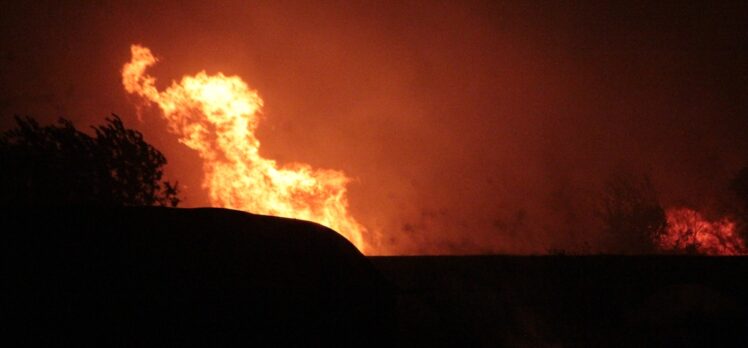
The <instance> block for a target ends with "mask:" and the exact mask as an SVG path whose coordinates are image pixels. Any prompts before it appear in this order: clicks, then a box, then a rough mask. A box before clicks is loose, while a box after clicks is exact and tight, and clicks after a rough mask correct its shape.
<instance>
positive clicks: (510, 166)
mask: <svg viewBox="0 0 748 348" xmlns="http://www.w3.org/2000/svg"><path fill="white" fill-rule="evenodd" d="M746 6H747V5H745V4H722V5H715V4H694V5H686V4H681V3H678V4H673V5H667V4H650V3H649V2H641V3H638V2H633V3H632V2H629V1H627V2H621V3H620V4H619V3H617V2H613V3H609V4H603V3H600V2H592V3H585V4H581V3H575V2H569V3H563V4H555V3H553V4H543V5H538V4H532V3H528V2H525V1H517V2H511V1H510V2H502V3H500V4H496V3H495V2H470V3H463V2H460V3H459V4H458V3H451V4H450V3H443V2H436V1H434V2H426V3H416V2H414V3H411V4H401V3H382V2H374V1H373V2H369V3H355V4H353V3H351V2H337V3H336V2H329V3H327V2H326V3H325V4H316V3H315V4H309V3H306V2H298V3H285V2H267V3H256V4H252V5H248V4H246V2H244V1H236V2H234V1H226V2H221V3H220V4H208V3H205V2H201V1H194V2H187V1H184V2H180V3H174V4H164V3H158V4H154V3H152V2H146V1H131V2H127V3H124V2H123V3H120V4H108V3H86V4H82V5H81V4H76V5H75V6H66V5H65V4H59V3H58V2H48V3H44V2H39V3H34V4H13V5H3V7H4V8H3V9H2V11H0V13H2V14H0V19H1V20H2V23H3V24H2V27H3V29H2V30H1V31H0V43H1V45H0V47H1V48H0V62H2V64H0V82H1V83H0V115H2V119H0V127H3V128H6V127H9V126H10V125H11V122H12V117H11V116H13V114H23V115H30V116H35V117H37V118H38V119H40V121H42V122H49V121H51V120H53V119H55V118H57V117H59V116H65V117H69V118H71V119H73V120H74V121H75V122H76V123H77V124H78V125H79V126H82V125H88V124H98V123H100V122H99V121H100V119H101V118H102V117H103V116H104V115H108V114H109V113H111V112H115V113H117V114H120V115H121V116H122V117H123V119H124V120H125V122H126V124H127V125H128V126H130V127H134V128H136V129H139V130H140V131H142V132H143V133H144V135H145V137H146V139H147V140H148V141H149V142H151V143H152V144H154V145H155V146H156V147H157V148H159V149H161V150H162V151H163V152H164V153H165V155H166V157H167V159H168V160H169V167H168V173H167V174H168V175H169V176H170V178H172V179H178V180H179V181H180V183H182V184H184V185H186V187H185V189H184V193H183V194H184V196H185V197H184V198H185V203H186V205H187V206H203V205H207V204H208V203H209V199H208V196H207V193H206V192H204V190H203V189H202V188H201V182H202V179H203V178H202V172H201V170H200V168H201V165H200V158H199V157H198V155H197V154H196V153H194V152H193V151H191V150H190V149H189V148H186V147H185V146H183V145H182V144H180V143H179V142H178V141H177V139H176V137H175V136H174V135H172V134H170V133H169V132H167V131H166V129H167V125H166V123H165V121H164V120H163V119H162V118H161V117H160V116H159V114H158V112H159V110H157V109H154V108H148V107H146V106H144V105H143V104H142V103H141V102H139V101H138V100H136V99H135V98H133V97H131V96H128V95H127V94H126V93H125V92H124V91H123V90H122V88H121V81H120V69H121V66H122V64H123V63H124V62H127V61H128V60H129V55H130V51H129V47H130V44H132V43H141V44H143V45H146V46H148V47H151V48H152V49H153V50H154V52H156V53H157V55H158V56H159V59H161V62H162V63H163V64H160V65H158V66H156V67H155V68H154V69H153V71H152V72H151V73H152V74H153V75H154V76H156V77H157V78H158V82H157V84H158V88H159V89H163V88H164V87H166V86H167V85H168V83H170V81H172V80H175V79H179V78H180V77H181V76H182V75H183V74H194V73H196V72H199V71H202V70H205V71H207V72H208V73H209V74H214V73H217V72H223V73H225V74H227V75H237V76H240V77H241V78H242V79H243V80H244V81H246V82H247V84H248V85H249V86H250V87H251V88H252V89H256V90H257V91H258V93H259V95H260V97H261V98H262V99H263V100H264V102H265V107H264V110H263V115H262V119H261V121H260V126H259V128H258V130H257V134H256V135H257V138H258V139H259V140H260V141H261V142H262V146H263V147H262V150H261V151H262V152H264V153H263V156H265V157H267V158H274V159H277V160H278V162H279V163H281V164H283V163H291V162H304V163H309V164H310V165H312V166H314V167H317V168H336V169H340V170H342V171H344V172H345V173H347V175H348V176H350V177H351V178H353V181H352V182H351V183H350V184H349V194H350V197H349V202H350V205H351V211H352V213H353V215H354V216H355V217H356V219H357V220H358V221H359V222H360V223H362V224H363V225H364V226H366V227H367V229H368V230H370V231H372V233H371V234H370V236H368V238H369V239H370V242H371V243H373V244H376V245H378V250H379V253H385V254H424V253H425V254H447V253H449V254H465V253H486V252H491V253H497V252H499V253H544V252H547V251H548V250H556V249H564V250H569V251H579V252H587V251H589V252H595V251H603V250H604V249H605V248H606V245H605V237H604V236H603V235H601V233H600V226H599V222H598V221H597V219H596V217H595V215H594V209H595V207H596V205H597V204H598V199H599V192H600V190H601V187H602V185H603V184H604V182H605V180H606V179H607V178H609V177H610V176H611V175H614V174H616V173H621V172H631V173H635V174H636V175H647V176H649V177H650V178H651V179H652V182H653V185H654V186H655V188H656V190H657V193H658V195H659V198H660V200H661V202H662V203H663V205H665V206H687V207H691V208H694V209H699V210H701V211H702V212H704V214H706V215H709V214H710V212H711V213H714V214H718V213H719V211H720V209H722V208H721V207H723V206H724V205H725V204H726V203H724V202H723V200H724V197H726V195H727V185H728V182H729V180H730V179H731V178H732V177H733V176H734V175H735V174H736V173H737V171H738V170H739V169H740V168H741V167H743V166H746V165H748V137H746V136H745V134H746V130H748V117H745V115H747V114H748V113H747V111H748V93H747V92H748V36H746V34H745V33H746V32H748V28H747V26H748V24H747V23H748V15H746V14H747V13H748V11H746V10H747V8H746ZM138 115H139V116H138ZM374 253H377V252H374Z"/></svg>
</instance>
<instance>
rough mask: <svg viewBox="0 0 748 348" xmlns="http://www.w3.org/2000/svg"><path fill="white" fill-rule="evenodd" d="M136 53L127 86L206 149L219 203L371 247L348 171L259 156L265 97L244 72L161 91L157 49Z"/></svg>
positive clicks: (125, 73) (194, 79)
mask: <svg viewBox="0 0 748 348" xmlns="http://www.w3.org/2000/svg"><path fill="white" fill-rule="evenodd" d="M130 50H131V52H132V59H131V61H130V62H129V63H127V64H125V65H124V67H123V68H122V83H123V85H124V87H125V90H126V91H127V92H128V93H131V94H137V95H139V96H141V97H143V98H144V99H145V100H146V101H149V102H152V103H155V104H157V105H158V106H159V107H160V108H161V111H162V113H163V117H164V118H165V119H166V121H167V122H168V124H169V131H170V132H172V133H175V134H177V135H178V136H179V141H180V142H181V143H183V144H185V145H187V146H188V147H190V148H192V149H194V150H196V151H197V152H198V153H199V155H200V157H201V158H202V160H203V171H204V175H205V177H204V181H203V187H204V188H206V189H207V190H208V193H209V195H210V201H211V204H212V205H213V206H219V207H227V208H233V209H239V210H244V211H249V212H253V213H258V214H267V215H275V216H283V217H291V218H297V219H303V220H310V221H314V222H317V223H320V224H322V225H325V226H328V227H330V228H332V229H334V230H336V231H338V232H339V233H340V234H342V235H343V236H345V237H346V238H348V240H350V241H351V242H352V243H353V244H355V245H356V246H357V247H358V248H359V249H360V250H361V251H362V252H363V251H365V250H366V244H365V243H364V241H363V235H364V234H365V233H366V230H365V228H364V227H363V226H362V225H361V224H359V223H358V222H357V221H356V220H355V219H354V218H353V216H351V214H350V213H349V212H348V200H347V196H346V184H347V183H348V181H349V179H348V177H346V176H345V174H344V173H343V172H340V171H336V170H319V169H313V168H311V167H310V166H309V165H306V164H300V163H294V164H290V165H287V166H282V167H281V166H278V164H277V163H276V162H275V161H274V160H271V159H266V158H263V157H262V156H261V155H260V154H259V149H260V141H259V140H258V139H257V138H256V137H255V130H256V129H257V126H258V123H259V122H258V121H259V120H258V116H259V113H260V110H261V109H262V105H263V102H262V99H261V98H260V96H259V95H258V94H257V91H255V90H251V89H249V87H248V86H247V84H246V83H245V82H244V81H243V80H242V79H241V78H239V77H238V76H225V75H223V74H222V73H218V74H215V75H208V74H206V73H205V71H202V72H199V73H197V74H196V75H194V76H184V77H182V81H181V82H180V83H177V82H176V81H174V82H172V85H171V86H170V87H169V88H167V89H166V90H164V91H159V90H158V89H157V88H156V85H155V83H156V79H155V78H154V77H152V76H150V75H147V74H146V73H145V70H146V69H147V68H148V67H149V66H151V65H154V64H155V63H156V61H157V60H156V58H155V57H154V56H153V54H152V53H151V50H150V49H148V48H147V47H143V46H139V45H132V46H131V47H130Z"/></svg>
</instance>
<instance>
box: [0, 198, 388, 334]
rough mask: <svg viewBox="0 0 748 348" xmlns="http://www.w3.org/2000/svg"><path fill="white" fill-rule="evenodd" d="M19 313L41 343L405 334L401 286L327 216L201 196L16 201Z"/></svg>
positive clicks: (8, 300) (11, 229) (13, 264)
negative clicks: (327, 223) (213, 203)
mask: <svg viewBox="0 0 748 348" xmlns="http://www.w3.org/2000/svg"><path fill="white" fill-rule="evenodd" d="M0 223H2V226H3V230H4V231H5V232H4V233H3V239H4V240H5V241H4V243H2V245H3V247H2V255H3V256H2V257H3V267H2V268H3V277H4V284H5V285H4V286H3V287H4V290H3V293H4V295H3V300H2V306H3V308H4V312H5V314H6V315H5V317H6V318H9V319H10V320H11V321H12V322H13V324H12V325H10V326H6V327H5V329H0V330H3V331H5V332H4V333H3V337H6V339H11V338H10V337H12V339H13V340H14V341H16V340H20V341H21V342H27V343H28V344H29V345H31V344H34V345H38V344H43V345H47V346H49V345H52V346H59V345H67V344H74V345H76V346H79V345H81V344H85V343H90V344H96V345H99V346H112V345H114V346H156V345H164V344H166V345H169V346H215V345H219V344H232V345H233V344H237V343H242V344H244V343H247V344H252V343H261V342H262V343H270V344H273V345H278V344H298V343H303V344H304V345H312V346H314V345H332V344H335V345H338V344H344V345H349V344H355V343H361V342H367V343H377V342H379V343H384V344H386V343H387V341H388V340H389V338H390V337H392V327H391V326H392V325H393V317H392V316H393V313H394V301H395V300H394V298H395V297H394V296H395V295H394V294H393V288H392V287H391V286H390V285H389V284H388V283H387V282H386V281H385V280H384V278H382V277H381V276H380V274H379V273H378V272H377V271H376V270H375V269H374V268H373V267H372V266H371V264H370V263H369V261H368V260H367V259H366V258H365V257H364V256H363V255H362V254H361V253H360V252H358V250H357V249H356V248H355V247H354V246H353V245H352V244H351V243H349V242H348V241H347V240H345V239H344V238H343V237H341V236H340V235H338V234H337V233H335V232H334V231H332V230H330V229H328V228H325V227H323V226H320V225H318V224H314V223H310V222H305V221H299V220H293V219H283V218H277V217H269V216H260V215H253V214H249V213H244V212H239V211H233V210H228V209H216V208H200V209H174V208H147V207H142V208H114V209H104V208H100V209H93V208H85V209H83V208H78V209H76V208H49V209H37V210H22V209H10V210H8V209H5V210H4V211H3V212H2V214H0Z"/></svg>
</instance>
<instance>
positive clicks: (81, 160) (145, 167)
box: [0, 115, 179, 206]
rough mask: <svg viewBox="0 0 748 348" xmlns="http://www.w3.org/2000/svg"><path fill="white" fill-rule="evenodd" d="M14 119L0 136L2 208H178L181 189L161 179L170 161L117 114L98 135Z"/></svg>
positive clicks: (61, 122) (62, 125) (63, 122)
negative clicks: (76, 206)
mask: <svg viewBox="0 0 748 348" xmlns="http://www.w3.org/2000/svg"><path fill="white" fill-rule="evenodd" d="M15 120H16V128H13V129H11V130H8V131H6V132H4V133H2V134H0V202H1V203H2V204H3V205H25V206H38V205H108V206H113V205H115V206H117V205H128V206H132V205H161V206H176V205H177V204H179V198H178V196H177V194H178V190H177V184H176V183H170V182H168V181H165V180H162V176H163V166H164V165H165V164H166V158H165V157H164V156H163V154H161V152H159V151H158V150H157V149H156V148H155V147H153V146H151V145H150V144H148V143H146V142H145V141H144V140H143V135H142V134H141V133H140V132H138V131H135V130H132V129H127V128H125V126H124V125H123V123H122V120H121V119H120V118H119V117H118V116H117V115H112V117H107V118H106V121H107V123H106V124H105V125H103V126H98V127H93V130H94V133H95V136H90V135H88V134H86V133H84V132H81V131H79V130H77V129H76V128H75V127H74V126H73V123H72V122H70V121H69V120H66V119H64V118H61V119H60V120H59V122H58V124H57V125H49V126H40V125H39V123H37V122H36V121H35V120H34V119H32V118H28V117H26V118H22V117H16V118H15Z"/></svg>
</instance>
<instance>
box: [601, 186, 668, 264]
mask: <svg viewBox="0 0 748 348" xmlns="http://www.w3.org/2000/svg"><path fill="white" fill-rule="evenodd" d="M597 214H598V216H599V217H600V218H601V219H602V221H603V224H604V229H605V231H606V232H607V233H608V235H609V236H610V237H612V241H613V249H614V250H616V251H620V252H624V253H637V254H639V253H645V254H646V253H655V252H657V248H656V244H655V241H656V239H657V237H658V234H659V233H662V232H663V230H664V228H665V227H666V225H667V220H666V218H665V210H664V209H663V208H662V206H661V205H660V203H659V201H658V199H657V193H656V192H655V190H654V187H653V186H652V182H651V181H650V180H649V178H648V177H646V176H645V177H637V176H634V175H625V174H621V175H618V176H615V177H613V178H611V179H610V180H608V181H607V182H606V183H605V187H604V190H603V199H602V204H601V206H600V208H599V210H598V212H597Z"/></svg>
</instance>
